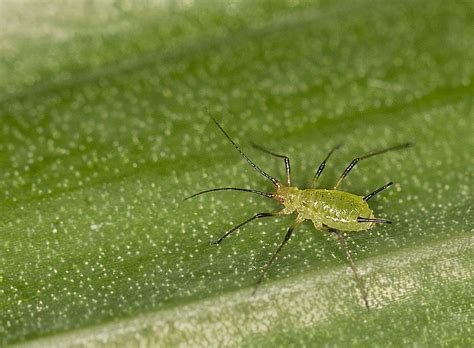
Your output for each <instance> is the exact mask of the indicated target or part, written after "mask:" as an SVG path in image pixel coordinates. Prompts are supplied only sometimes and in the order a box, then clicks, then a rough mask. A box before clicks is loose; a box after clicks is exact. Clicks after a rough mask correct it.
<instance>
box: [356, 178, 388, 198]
mask: <svg viewBox="0 0 474 348" xmlns="http://www.w3.org/2000/svg"><path fill="white" fill-rule="evenodd" d="M392 184H393V182H391V181H390V182H389V183H387V184H385V185H383V186H382V187H379V188H378V189H376V190H375V191H374V192H371V193H369V194H368V195H367V196H364V198H363V199H364V201H366V202H367V201H368V200H369V199H371V198H372V197H373V196H375V195H376V194H378V193H379V192H381V191H383V190H385V189H386V188H387V187H389V186H391V185H392Z"/></svg>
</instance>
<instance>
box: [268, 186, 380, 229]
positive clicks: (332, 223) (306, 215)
mask: <svg viewBox="0 0 474 348" xmlns="http://www.w3.org/2000/svg"><path fill="white" fill-rule="evenodd" d="M273 196H274V199H275V200H277V201H278V202H280V203H282V204H283V205H284V206H285V208H284V209H283V210H282V211H281V212H280V214H282V215H286V214H292V213H297V214H298V217H297V219H298V220H301V221H304V220H311V221H312V222H313V224H314V227H316V229H318V230H324V229H326V228H332V229H336V230H339V231H345V232H346V231H347V232H351V231H365V230H368V229H370V228H372V226H373V225H374V224H375V223H374V222H358V221H357V218H359V217H361V216H365V217H367V218H369V219H373V218H374V214H373V212H372V210H371V209H370V208H369V205H368V204H367V202H366V201H364V198H363V197H362V196H357V195H354V194H352V193H349V192H344V191H338V190H325V189H303V190H301V189H298V188H297V187H288V186H280V187H279V188H277V191H276V193H274V195H273Z"/></svg>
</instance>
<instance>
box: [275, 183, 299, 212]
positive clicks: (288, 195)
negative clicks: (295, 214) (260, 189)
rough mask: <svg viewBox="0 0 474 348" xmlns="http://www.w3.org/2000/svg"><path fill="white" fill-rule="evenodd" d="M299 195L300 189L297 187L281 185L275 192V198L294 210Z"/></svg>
mask: <svg viewBox="0 0 474 348" xmlns="http://www.w3.org/2000/svg"><path fill="white" fill-rule="evenodd" d="M298 197H299V190H298V188H297V187H293V186H284V185H279V186H278V187H277V190H276V192H275V193H274V194H273V199H274V200H276V201H278V202H280V203H281V204H283V205H284V206H285V207H286V208H287V209H289V210H291V211H293V210H295V209H296V208H295V207H294V205H295V203H296V201H297V199H298Z"/></svg>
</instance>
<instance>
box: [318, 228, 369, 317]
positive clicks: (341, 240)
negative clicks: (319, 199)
mask: <svg viewBox="0 0 474 348" xmlns="http://www.w3.org/2000/svg"><path fill="white" fill-rule="evenodd" d="M327 229H328V231H329V232H331V233H334V234H335V235H336V238H337V240H338V241H339V244H340V245H341V247H342V249H343V250H344V252H345V253H346V258H347V261H348V262H349V265H350V267H351V269H352V273H353V274H354V278H355V280H356V283H357V287H358V288H359V291H360V293H361V295H362V299H363V300H364V304H365V307H366V308H367V310H368V311H369V310H370V307H369V300H368V299H367V290H366V289H365V284H364V280H363V279H362V277H361V275H360V274H359V271H358V269H357V267H356V265H355V262H354V260H353V259H352V254H351V252H350V250H349V248H348V247H347V243H346V239H345V238H344V234H343V233H342V232H341V231H338V230H336V229H333V228H329V227H327Z"/></svg>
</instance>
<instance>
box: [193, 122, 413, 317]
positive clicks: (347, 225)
mask: <svg viewBox="0 0 474 348" xmlns="http://www.w3.org/2000/svg"><path fill="white" fill-rule="evenodd" d="M213 120H214V119H213ZM214 122H215V124H216V125H217V127H218V128H219V129H220V130H221V131H222V133H223V134H224V135H225V136H226V138H227V139H228V140H229V141H230V143H231V144H232V145H233V146H234V147H235V148H236V149H237V151H239V153H240V155H241V156H242V157H243V158H244V159H245V160H246V161H247V162H248V163H249V164H250V165H251V166H252V167H253V168H254V169H255V170H256V171H257V172H259V173H260V174H261V175H263V176H264V177H266V178H267V179H269V180H270V181H271V182H272V183H273V185H274V186H275V189H276V190H275V192H262V191H257V190H253V189H246V188H236V187H221V188H214V189H210V190H205V191H201V192H198V193H195V194H193V195H191V196H189V197H187V198H185V199H189V198H192V197H195V196H198V195H201V194H203V193H208V192H214V191H229V190H233V191H243V192H250V193H255V194H258V195H260V196H264V197H267V198H271V199H273V200H276V201H278V202H280V203H281V204H282V205H283V206H284V208H283V209H281V210H280V211H277V212H273V213H258V214H256V215H254V216H252V217H250V218H249V219H247V220H245V221H243V222H241V223H240V224H238V225H236V226H234V227H233V228H232V229H230V230H229V231H227V232H226V233H225V234H224V235H223V236H221V237H220V238H219V239H217V240H216V241H214V242H213V243H214V244H220V243H221V242H222V241H223V240H224V239H225V238H227V237H228V236H229V235H231V234H232V233H233V232H235V231H237V230H238V229H239V228H240V227H242V226H244V225H245V224H247V223H249V222H251V221H253V220H256V219H260V218H265V217H272V216H281V215H288V214H296V219H295V221H294V222H293V224H292V225H291V226H290V227H289V228H288V230H287V232H286V234H285V237H284V239H283V241H282V242H281V244H280V245H279V246H278V248H277V250H276V251H275V252H274V253H273V255H272V257H271V259H270V260H269V261H268V263H267V264H266V265H265V266H264V267H263V269H262V273H261V275H260V277H259V278H258V280H257V283H256V285H255V289H254V293H255V291H256V289H257V287H258V286H259V284H260V283H261V282H262V280H263V278H264V277H265V275H266V273H267V270H268V268H269V267H270V266H271V265H272V263H273V262H274V261H275V260H276V258H277V256H278V253H279V252H280V251H281V249H282V248H283V246H284V245H285V244H286V243H287V242H288V241H289V240H290V238H291V236H292V234H293V231H294V229H295V228H296V226H297V225H299V224H300V223H302V222H303V221H305V220H311V221H312V223H313V224H314V227H316V229H318V230H321V231H325V232H330V233H332V234H334V235H335V236H336V238H337V239H338V240H339V242H340V245H341V247H342V249H343V250H344V251H345V254H346V258H347V260H348V262H349V265H350V267H351V269H352V271H353V273H354V276H355V279H356V282H357V284H358V287H359V290H360V292H361V294H362V297H363V300H364V303H365V306H366V307H367V309H369V302H368V299H367V293H366V291H365V288H364V285H363V282H362V278H361V277H360V275H359V273H358V271H357V267H356V265H355V263H354V261H353V259H352V255H351V252H350V251H349V249H348V247H347V245H346V241H345V238H344V232H356V231H365V230H368V229H370V228H372V227H373V226H374V225H375V224H377V223H386V224H389V223H391V221H389V220H385V219H379V218H376V217H374V213H373V211H372V210H371V209H370V208H369V205H368V204H367V201H368V200H370V199H371V198H372V197H374V196H375V195H376V194H378V193H379V192H381V191H383V190H385V189H386V188H387V187H389V186H390V185H392V182H389V183H387V184H385V185H384V186H382V187H380V188H378V189H377V190H375V191H373V192H371V193H369V194H368V195H366V196H358V195H355V194H352V193H349V192H345V191H341V190H339V189H338V187H339V185H340V183H341V182H342V181H343V180H344V178H345V177H346V176H347V175H348V174H349V172H350V171H351V170H352V169H353V168H354V167H355V166H356V164H357V163H358V162H359V161H361V160H364V159H367V158H370V157H373V156H376V155H380V154H382V153H385V152H389V151H395V150H401V149H405V148H407V147H409V146H411V145H412V144H411V143H406V144H401V145H397V146H393V147H389V148H386V149H383V150H379V151H374V152H370V153H368V154H366V155H363V156H360V157H356V158H354V159H353V160H352V161H351V163H350V164H349V165H348V166H347V167H346V169H345V170H344V172H343V173H342V174H341V176H340V177H339V180H338V181H337V183H336V184H335V186H334V188H333V189H316V188H307V189H300V188H298V187H295V186H292V184H291V169H290V159H289V158H288V157H287V156H284V155H279V154H276V153H273V152H271V151H268V150H267V149H265V148H263V147H261V146H258V145H255V144H253V146H254V147H255V148H257V149H259V150H261V151H263V152H265V153H267V154H270V155H272V156H275V157H278V158H282V159H283V160H284V161H285V169H286V184H285V185H284V184H282V183H281V182H280V181H279V180H277V179H276V178H274V177H272V176H270V175H269V174H267V173H266V172H264V171H263V170H262V169H260V167H258V166H257V165H256V164H255V163H254V162H252V161H251V160H250V159H249V158H248V157H247V155H245V154H244V153H243V151H242V150H241V149H240V147H239V146H238V145H237V144H236V143H235V142H234V141H233V140H232V139H231V137H230V136H229V135H228V134H227V132H226V131H225V130H224V129H223V128H222V127H221V125H220V124H219V123H218V122H217V121H216V120H214ZM339 147H340V145H337V146H335V147H334V148H332V149H331V151H329V153H328V154H327V156H326V158H325V159H324V160H323V162H322V163H321V164H320V165H319V168H318V170H317V171H316V173H315V175H314V177H313V181H312V185H313V186H314V184H315V183H316V181H317V180H318V178H319V176H320V175H321V173H322V172H323V170H324V168H325V166H326V162H327V160H328V159H329V157H330V156H331V155H332V153H333V152H334V151H335V150H337V149H338V148H339Z"/></svg>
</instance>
